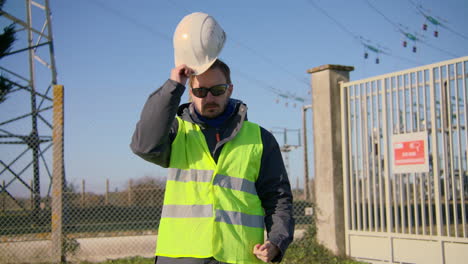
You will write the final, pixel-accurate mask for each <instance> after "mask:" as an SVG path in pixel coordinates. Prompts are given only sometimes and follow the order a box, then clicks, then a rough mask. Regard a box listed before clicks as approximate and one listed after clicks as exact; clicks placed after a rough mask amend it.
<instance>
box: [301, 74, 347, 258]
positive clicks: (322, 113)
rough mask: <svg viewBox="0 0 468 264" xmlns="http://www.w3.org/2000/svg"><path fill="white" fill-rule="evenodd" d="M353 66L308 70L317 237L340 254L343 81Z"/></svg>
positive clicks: (342, 250)
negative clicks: (341, 100)
mask: <svg viewBox="0 0 468 264" xmlns="http://www.w3.org/2000/svg"><path fill="white" fill-rule="evenodd" d="M352 70H354V67H350V66H342V65H323V66H320V67H316V68H313V69H310V70H308V71H307V72H308V73H310V74H311V78H312V81H311V85H312V109H313V125H314V153H315V154H314V167H315V171H314V172H315V173H314V174H315V175H314V176H315V190H314V191H315V205H316V210H315V214H316V219H317V223H316V224H317V239H318V241H319V242H320V243H321V244H322V245H324V246H325V247H327V248H328V249H330V250H331V251H332V252H334V253H335V254H339V255H344V254H345V253H346V248H345V223H344V200H343V170H342V146H341V107H340V96H341V94H340V86H339V82H348V81H349V72H350V71H352Z"/></svg>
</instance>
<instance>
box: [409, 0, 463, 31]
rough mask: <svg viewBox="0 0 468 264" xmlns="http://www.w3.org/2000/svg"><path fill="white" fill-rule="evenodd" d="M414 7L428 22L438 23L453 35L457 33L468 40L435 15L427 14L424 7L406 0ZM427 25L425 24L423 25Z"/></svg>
mask: <svg viewBox="0 0 468 264" xmlns="http://www.w3.org/2000/svg"><path fill="white" fill-rule="evenodd" d="M408 1H409V2H410V3H411V4H412V5H413V6H414V7H415V8H416V10H417V11H418V13H419V14H420V15H422V16H423V17H424V18H425V19H426V20H428V21H429V22H431V23H432V24H434V25H436V26H437V25H440V26H441V27H443V28H445V29H447V30H448V31H450V32H452V33H453V34H455V35H458V36H459V37H461V38H464V39H465V40H468V37H467V36H465V35H463V34H461V33H460V32H457V31H455V30H454V29H452V28H450V27H449V26H448V25H446V24H445V23H441V22H440V21H439V20H438V19H436V18H435V17H433V16H431V15H429V12H428V11H426V9H425V8H424V7H423V6H422V5H421V4H419V5H418V4H416V3H415V2H414V1H412V0H408ZM445 22H446V21H445ZM425 26H427V25H425Z"/></svg>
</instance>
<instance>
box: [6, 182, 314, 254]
mask: <svg viewBox="0 0 468 264" xmlns="http://www.w3.org/2000/svg"><path fill="white" fill-rule="evenodd" d="M104 186H105V187H104ZM109 186H110V183H109V180H106V181H105V182H104V183H103V189H105V190H103V192H102V193H100V194H96V193H91V192H87V191H86V183H85V181H82V183H81V186H76V185H67V186H66V187H65V190H64V193H63V233H64V244H63V250H64V252H65V254H66V256H67V260H68V261H104V260H106V259H118V258H126V257H133V256H143V257H148V258H149V257H152V256H153V255H154V251H155V246H156V238H157V230H158V224H159V220H160V217H161V210H162V204H163V197H164V186H165V183H164V181H162V180H157V179H155V178H151V177H145V178H142V179H136V180H129V182H128V184H127V186H126V187H125V188H124V189H122V190H120V191H109ZM293 192H294V196H295V202H294V217H295V219H296V222H297V225H296V229H298V230H301V229H306V225H307V224H309V223H311V219H312V218H311V216H310V215H307V214H308V213H309V212H310V209H308V208H310V207H311V203H310V202H307V201H305V200H304V199H303V197H304V195H303V191H302V190H301V189H294V190H293ZM17 200H18V202H19V203H21V204H23V205H24V208H23V207H19V206H18V205H17V204H16V202H14V201H13V198H12V197H9V196H8V195H5V194H2V195H1V196H0V202H1V204H2V207H1V213H0V241H1V242H0V262H4V263H17V262H28V263H29V262H48V261H50V259H51V257H52V256H51V254H52V252H53V250H52V245H51V239H52V238H51V237H52V224H51V223H52V215H53V214H52V207H51V206H52V203H51V201H52V199H51V197H42V198H41V202H40V209H39V210H34V209H33V208H31V204H33V203H34V201H33V199H30V198H28V199H17Z"/></svg>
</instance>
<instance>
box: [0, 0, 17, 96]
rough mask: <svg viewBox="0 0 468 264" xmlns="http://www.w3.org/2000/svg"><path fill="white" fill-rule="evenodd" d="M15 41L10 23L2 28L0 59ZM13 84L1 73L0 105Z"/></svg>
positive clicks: (0, 7) (0, 10) (3, 0)
mask: <svg viewBox="0 0 468 264" xmlns="http://www.w3.org/2000/svg"><path fill="white" fill-rule="evenodd" d="M5 3H6V0H0V16H2V15H3V5H4V4H5ZM15 40H16V36H15V24H14V23H12V24H10V25H9V26H7V27H5V28H3V33H2V34H0V59H2V58H3V57H5V56H7V55H8V53H9V52H10V50H11V48H12V46H13V43H14V42H15ZM12 87H13V83H12V82H11V81H10V80H9V79H8V78H7V77H5V76H3V73H2V74H1V75H0V103H3V102H4V101H5V100H6V98H7V94H8V93H9V92H10V91H11V88H12Z"/></svg>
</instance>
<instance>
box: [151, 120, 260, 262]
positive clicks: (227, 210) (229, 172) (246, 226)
mask: <svg viewBox="0 0 468 264" xmlns="http://www.w3.org/2000/svg"><path fill="white" fill-rule="evenodd" d="M177 121H178V122H179V129H178V131H177V136H176V138H175V139H174V141H173V143H172V146H171V157H170V162H169V175H168V178H167V181H166V191H165V196H164V206H163V211H162V215H161V221H160V225H159V230H158V242H157V247H156V255H159V256H166V257H194V258H208V257H214V258H215V259H217V260H219V261H221V262H226V263H238V264H249V263H255V264H257V263H262V262H261V261H260V260H259V259H257V258H256V257H255V256H254V255H253V247H254V246H255V244H262V243H263V242H264V237H263V236H264V211H263V208H262V205H261V201H260V199H259V197H258V195H257V191H256V186H255V182H256V180H257V178H258V173H259V171H260V165H261V157H262V152H263V145H262V140H261V135H260V127H259V126H258V125H256V124H253V123H250V122H248V121H245V122H244V123H243V125H242V128H241V129H240V130H239V131H238V133H237V135H236V136H235V137H234V138H233V139H231V140H230V141H228V142H227V143H225V144H224V145H223V148H222V150H221V153H220V155H219V158H218V161H217V162H215V161H214V160H213V157H212V156H211V153H210V151H209V149H208V146H207V143H206V141H205V136H204V135H203V133H202V132H201V130H200V127H198V126H197V125H195V124H193V123H190V122H187V121H183V120H182V119H180V118H179V117H177Z"/></svg>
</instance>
